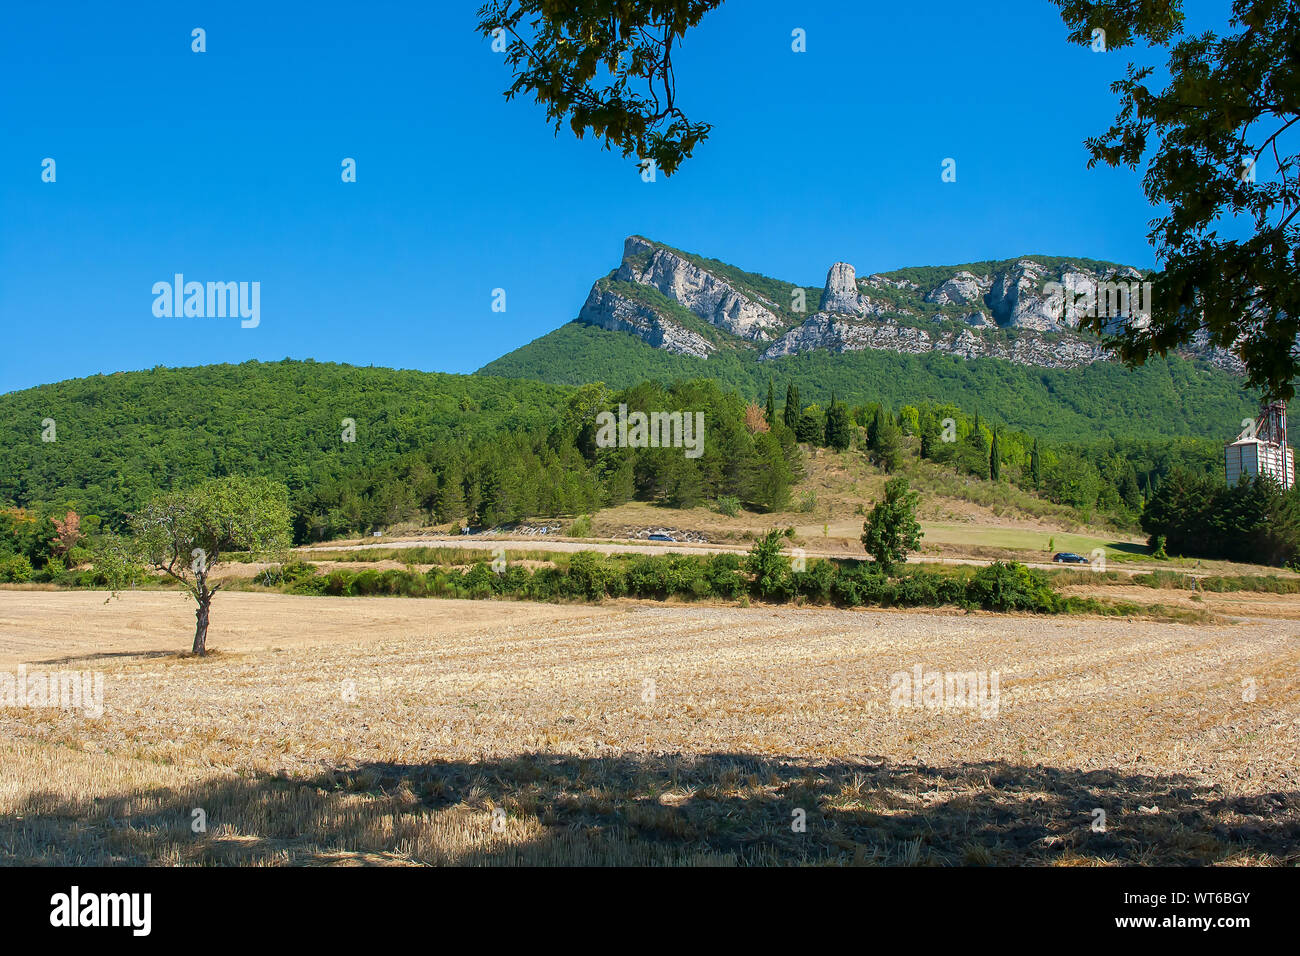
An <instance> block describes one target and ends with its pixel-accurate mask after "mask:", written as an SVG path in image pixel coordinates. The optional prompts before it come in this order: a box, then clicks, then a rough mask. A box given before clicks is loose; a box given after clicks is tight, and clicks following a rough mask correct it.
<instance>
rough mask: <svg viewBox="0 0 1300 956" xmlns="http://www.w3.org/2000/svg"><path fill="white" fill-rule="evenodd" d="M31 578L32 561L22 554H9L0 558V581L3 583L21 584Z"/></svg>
mask: <svg viewBox="0 0 1300 956" xmlns="http://www.w3.org/2000/svg"><path fill="white" fill-rule="evenodd" d="M31 579H32V563H31V562H30V561H28V560H27V556H26V555H23V554H11V555H7V556H5V557H2V558H0V582H3V583H5V584H22V583H23V582H24V581H30V580H31Z"/></svg>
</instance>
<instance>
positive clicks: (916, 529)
mask: <svg viewBox="0 0 1300 956" xmlns="http://www.w3.org/2000/svg"><path fill="white" fill-rule="evenodd" d="M920 500H921V496H920V495H918V494H917V493H916V492H915V491H910V490H909V489H908V484H907V479H906V478H891V479H890V480H889V481H887V482H885V497H884V499H883V500H881V501H878V502H876V506H875V507H874V508H872V509H871V514H869V515H867V520H866V521H865V522H863V525H862V546H863V547H864V548H866V549H867V554H869V555H871V556H872V557H873V558H875V559H876V563H877V564H878V565H880V568H881V570H882V571H884V572H885V573H886V574H890V573H892V572H893V570H894V569H895V568H896V567H898V565H900V564H902V563H904V562H905V561H906V560H907V553H908V552H909V551H915V550H916V549H917V548H919V547H920V546H921V538H922V533H921V525H920V524H919V523H918V522H917V520H916V507H917V505H918V504H919V503H920Z"/></svg>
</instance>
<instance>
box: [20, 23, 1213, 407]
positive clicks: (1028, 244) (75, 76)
mask: <svg viewBox="0 0 1300 956" xmlns="http://www.w3.org/2000/svg"><path fill="white" fill-rule="evenodd" d="M1201 5H1202V6H1203V5H1204V4H1201ZM477 6H478V0H468V2H465V3H452V2H440V3H437V4H414V3H410V4H393V3H384V2H370V3H364V4H351V3H349V4H335V3H332V2H316V3H312V4H301V5H300V4H270V3H265V2H263V3H257V4H245V3H221V4H202V3H184V2H168V3H148V2H144V3H130V4H111V5H110V4H98V3H96V4H89V3H86V4H79V3H67V4H61V5H60V8H59V11H58V14H57V15H53V14H51V12H50V11H49V10H48V9H46V8H42V7H40V6H39V5H31V4H7V5H5V7H4V10H3V13H0V88H3V89H4V90H5V94H4V96H3V98H2V99H0V130H2V138H0V327H2V329H3V335H4V343H5V347H4V349H3V350H2V351H0V391H9V390H12V389H17V388H24V387H28V386H31V385H36V384H40V383H43V382H51V381H58V380H61V379H65V378H72V377H77V376H82V375H88V374H93V373H96V372H111V371H116V370H119V369H139V368H149V367H152V366H155V365H170V366H177V365H199V364H206V363H210V362H242V361H245V360H248V359H266V360H277V359H280V358H284V357H286V356H288V357H294V358H309V357H310V358H315V359H318V360H322V361H345V362H351V363H353V364H357V365H369V364H374V365H384V366H394V367H401V368H421V369H429V370H438V371H451V372H470V371H473V370H474V369H476V368H478V367H479V366H481V365H483V364H484V363H486V362H488V361H490V360H491V359H493V358H495V357H497V356H498V355H500V354H503V353H504V352H507V351H509V350H510V349H512V348H515V347H517V346H519V345H522V344H524V343H525V342H528V341H529V340H531V339H533V338H535V337H537V336H539V335H542V334H544V333H546V332H548V331H550V330H551V329H553V328H555V327H556V326H559V325H561V324H563V323H565V322H567V321H569V320H570V319H572V318H573V317H574V316H576V315H577V312H578V310H579V308H580V307H581V305H582V302H583V300H584V298H585V297H586V294H587V291H588V289H589V288H590V285H591V283H592V281H593V280H594V279H596V278H597V277H599V276H600V275H603V274H604V273H605V272H607V271H608V270H609V269H611V268H613V267H614V266H616V265H617V264H618V260H619V255H620V252H621V249H622V240H623V238H624V236H626V235H628V234H630V233H641V234H644V235H647V236H650V237H652V238H655V239H659V240H661V241H664V242H667V243H669V244H671V245H674V246H678V247H682V248H686V249H690V250H693V251H697V252H700V253H702V254H705V255H709V256H713V257H716V258H719V259H723V260H725V261H728V262H732V263H734V264H736V265H739V266H741V267H743V268H746V269H750V270H753V271H757V272H764V273H767V274H769V275H774V276H777V277H780V278H784V279H789V280H792V281H796V282H802V283H805V284H809V285H813V284H815V285H820V284H821V283H822V282H823V280H824V278H825V274H826V270H827V268H828V267H829V265H830V263H831V262H833V261H835V260H841V259H842V260H846V261H849V262H852V263H853V264H854V265H855V266H856V267H857V268H858V271H859V273H862V272H871V271H880V270H885V269H891V268H898V267H902V266H909V265H938V264H947V263H956V262H965V261H971V260H980V259H998V258H1008V257H1011V256H1016V255H1020V254H1027V253H1042V254H1052V255H1078V256H1088V257H1092V258H1098V259H1110V260H1117V261H1123V262H1130V263H1134V264H1137V265H1151V264H1153V257H1152V252H1151V250H1150V248H1149V246H1148V244H1147V242H1146V239H1145V235H1146V232H1147V223H1148V220H1149V219H1151V218H1152V210H1151V208H1150V207H1149V206H1148V205H1147V203H1146V201H1145V199H1144V197H1143V196H1142V193H1141V189H1140V181H1139V177H1138V175H1137V174H1135V173H1130V172H1127V171H1113V170H1108V169H1097V170H1093V171H1088V170H1087V169H1086V168H1085V161H1086V154H1085V151H1084V147H1083V145H1082V141H1083V139H1084V137H1085V136H1088V135H1090V134H1094V133H1097V132H1099V131H1100V130H1102V129H1104V128H1105V126H1106V124H1107V123H1108V121H1109V120H1110V119H1111V117H1112V116H1113V114H1114V98H1113V96H1112V94H1110V93H1109V92H1108V89H1107V86H1108V84H1109V83H1110V81H1111V80H1113V79H1115V78H1116V77H1118V76H1120V75H1122V73H1123V70H1124V66H1125V64H1126V63H1127V61H1128V59H1129V57H1130V55H1131V51H1119V52H1113V53H1108V54H1093V53H1090V52H1088V51H1086V50H1082V49H1079V48H1077V47H1073V46H1070V45H1068V44H1067V43H1066V41H1065V28H1064V25H1063V24H1062V23H1061V21H1060V19H1059V16H1058V14H1057V11H1056V8H1055V7H1054V6H1053V5H1052V4H1050V3H1049V2H1048V0H999V2H998V3H997V4H985V3H975V2H970V0H966V2H946V0H933V2H928V3H916V4H883V3H882V4H875V3H860V2H856V0H855V2H848V0H845V2H818V3H812V4H809V5H806V6H798V5H793V4H789V3H778V2H769V0H746V2H737V0H733V2H730V3H727V4H725V5H724V6H723V7H722V8H721V9H719V10H717V11H714V12H713V13H711V14H709V15H708V16H707V17H706V18H705V20H704V22H703V23H702V24H701V26H700V28H699V29H698V31H697V32H695V33H692V34H691V35H689V36H688V37H687V40H686V42H685V44H684V46H683V48H682V50H681V52H680V53H679V55H678V57H677V60H676V64H677V76H678V90H679V102H680V103H681V105H683V107H684V108H685V109H686V110H687V113H688V115H690V116H691V117H692V118H693V119H698V120H706V121H708V122H711V123H712V124H713V126H714V129H713V133H712V135H711V137H710V139H709V140H708V141H707V142H705V143H704V144H703V145H702V146H700V147H699V149H698V150H697V152H696V155H695V157H694V158H693V159H692V160H691V161H690V162H689V163H688V164H687V165H686V166H684V167H683V168H682V170H681V171H680V172H679V173H678V174H676V175H675V176H673V177H672V179H665V178H664V177H663V176H662V175H660V176H659V177H658V180H657V181H656V182H654V183H644V182H642V181H641V178H640V176H639V175H638V173H637V170H636V168H635V166H634V165H633V164H632V162H631V161H630V160H624V159H622V158H621V157H620V156H618V155H617V154H616V153H611V152H605V151H603V150H602V149H600V148H599V147H598V145H597V144H595V143H594V142H592V141H590V140H588V141H584V142H579V141H577V140H575V139H574V138H573V136H572V135H571V134H569V133H568V132H567V130H566V131H564V132H561V134H560V135H559V136H558V137H556V136H555V135H554V134H553V133H552V131H551V129H550V127H549V126H548V125H547V124H546V123H545V122H544V121H543V116H542V114H541V112H540V111H539V109H538V108H537V107H535V106H534V105H533V104H531V103H527V102H524V101H521V100H516V101H514V102H511V103H507V102H506V101H505V100H504V98H503V97H502V95H501V91H502V90H503V89H504V88H505V86H506V84H507V79H508V76H507V73H506V70H505V67H504V64H503V58H502V57H500V56H499V55H497V54H494V53H493V52H492V51H491V50H490V48H489V45H488V43H487V42H486V41H484V40H482V39H480V38H479V37H478V36H477V35H476V34H475V32H474V30H473V24H474V13H475V10H476V9H477ZM1214 6H1216V7H1217V6H1220V5H1218V4H1216V5H1214ZM194 27H202V28H204V29H205V30H206V32H207V52H206V53H202V54H200V53H194V52H192V51H191V49H190V44H191V36H190V31H191V30H192V28H194ZM796 27H799V28H802V29H804V30H805V31H806V33H807V45H808V50H807V52H806V53H794V52H792V51H791V49H790V35H791V30H792V29H794V28H796ZM45 157H51V158H54V159H55V161H56V163H57V167H56V169H57V181H56V182H54V183H43V182H42V181H41V163H42V160H43V159H44V158H45ZM344 157H353V158H355V159H356V161H357V172H358V175H357V180H358V181H357V182H356V183H353V184H345V183H343V182H341V180H340V164H341V162H342V160H343V158H344ZM946 157H952V158H954V159H956V161H957V173H958V177H957V182H956V183H951V184H945V183H943V182H941V179H940V164H941V162H942V160H943V159H944V158H946ZM177 272H180V273H184V274H185V276H186V278H187V279H195V280H199V281H207V280H214V281H258V282H260V283H261V323H260V325H259V326H258V327H257V328H256V329H243V328H241V327H240V323H239V321H238V320H232V319H199V318H188V319H186V318H179V319H178V318H156V317H155V316H154V315H153V312H152V305H153V295H152V293H151V287H152V285H153V284H154V283H155V282H158V281H161V280H170V279H171V277H172V276H173V274H175V273H177ZM495 288H504V289H505V290H506V296H507V298H506V303H507V309H506V312H504V313H500V312H493V311H492V309H491V305H492V290H493V289H495Z"/></svg>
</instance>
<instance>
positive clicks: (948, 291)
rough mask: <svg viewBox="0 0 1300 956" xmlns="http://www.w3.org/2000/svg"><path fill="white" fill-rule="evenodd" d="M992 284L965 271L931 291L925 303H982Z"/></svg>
mask: <svg viewBox="0 0 1300 956" xmlns="http://www.w3.org/2000/svg"><path fill="white" fill-rule="evenodd" d="M990 285H992V282H991V281H990V280H989V278H988V277H987V276H976V275H973V274H971V273H969V272H967V271H966V270H965V269H963V270H962V271H961V272H958V273H957V274H956V275H954V276H953V277H952V278H951V279H949V280H947V281H946V282H944V283H942V284H941V285H940V286H939V287H938V288H937V289H933V290H931V292H930V294H929V295H927V296H926V297H925V301H926V302H929V303H931V304H933V305H973V304H980V303H983V301H984V293H986V292H987V291H988V290H989V286H990Z"/></svg>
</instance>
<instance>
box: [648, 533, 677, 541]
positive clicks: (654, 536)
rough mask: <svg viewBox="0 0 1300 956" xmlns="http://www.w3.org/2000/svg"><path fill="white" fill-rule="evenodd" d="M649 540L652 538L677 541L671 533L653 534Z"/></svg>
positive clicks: (653, 539)
mask: <svg viewBox="0 0 1300 956" xmlns="http://www.w3.org/2000/svg"><path fill="white" fill-rule="evenodd" d="M649 540H650V541H674V542H675V540H676V539H674V538H673V536H672V535H670V534H652V535H650V537H649Z"/></svg>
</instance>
